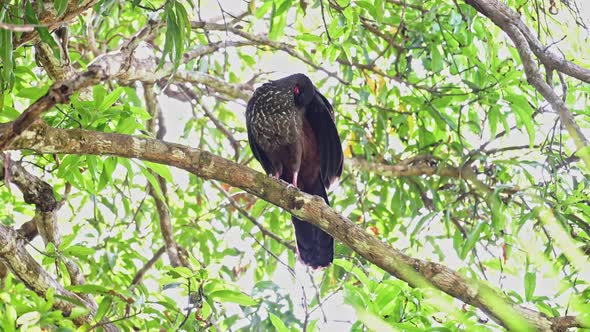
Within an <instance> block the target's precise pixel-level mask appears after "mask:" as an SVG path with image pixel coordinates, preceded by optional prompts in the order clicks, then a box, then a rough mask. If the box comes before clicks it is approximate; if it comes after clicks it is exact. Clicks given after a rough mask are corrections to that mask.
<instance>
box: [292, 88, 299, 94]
mask: <svg viewBox="0 0 590 332" xmlns="http://www.w3.org/2000/svg"><path fill="white" fill-rule="evenodd" d="M293 93H294V94H295V95H296V96H298V95H299V85H295V87H294V88H293Z"/></svg>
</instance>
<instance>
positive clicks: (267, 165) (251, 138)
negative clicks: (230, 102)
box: [246, 97, 275, 175]
mask: <svg viewBox="0 0 590 332" xmlns="http://www.w3.org/2000/svg"><path fill="white" fill-rule="evenodd" d="M254 98H255V97H252V99H250V101H249V102H248V106H247V107H246V129H247V131H248V143H250V149H251V150H252V153H253V154H254V157H255V158H256V160H258V161H259V162H260V164H261V165H262V168H264V171H265V172H266V174H272V175H274V173H275V169H274V168H273V166H272V163H271V162H270V160H269V159H268V156H267V155H266V153H265V152H264V151H263V150H262V148H260V146H259V145H258V143H257V142H256V137H255V135H254V134H253V133H252V124H251V122H252V112H253V110H252V107H253V106H252V105H254V102H253V101H254Z"/></svg>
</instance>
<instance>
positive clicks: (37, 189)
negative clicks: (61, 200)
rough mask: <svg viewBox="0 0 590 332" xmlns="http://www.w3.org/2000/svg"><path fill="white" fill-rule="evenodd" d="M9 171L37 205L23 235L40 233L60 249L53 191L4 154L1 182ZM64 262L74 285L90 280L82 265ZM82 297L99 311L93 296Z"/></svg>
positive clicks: (0, 161)
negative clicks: (6, 171) (5, 171)
mask: <svg viewBox="0 0 590 332" xmlns="http://www.w3.org/2000/svg"><path fill="white" fill-rule="evenodd" d="M6 163H8V164H9V165H6ZM6 166H8V167H6ZM5 169H7V170H8V172H9V173H10V175H9V176H8V178H9V179H10V181H11V182H12V183H14V184H15V185H16V186H17V187H18V188H19V189H20V191H21V192H22V193H23V198H24V200H25V202H26V203H28V204H34V205H35V216H34V217H33V219H32V220H31V221H29V222H27V223H26V224H25V225H23V227H22V228H21V230H20V231H19V234H21V235H24V236H25V237H26V238H27V239H29V238H30V237H31V236H32V235H34V234H35V235H36V234H37V233H39V234H40V235H41V238H42V239H43V242H44V243H45V245H47V244H48V243H52V244H53V245H54V246H55V247H56V248H59V246H60V244H61V236H60V234H59V229H58V227H57V211H58V210H59V206H60V205H59V204H58V202H57V200H56V199H55V196H54V195H53V187H51V185H49V183H47V182H45V181H43V180H41V179H40V178H38V177H36V176H34V175H33V174H31V173H29V172H28V171H27V170H26V169H25V168H24V167H23V166H22V165H21V164H20V163H17V162H14V161H12V160H10V159H8V158H5V154H4V153H0V178H5V177H6V174H4V172H3V171H4V170H5ZM61 259H62V260H63V262H64V264H65V265H66V269H67V271H68V274H69V276H70V282H71V284H72V285H83V284H84V283H85V282H86V280H85V277H84V274H83V273H82V271H81V270H80V268H79V267H78V265H77V264H76V263H75V262H74V261H72V260H71V259H69V258H67V257H62V258H61ZM80 296H81V297H83V298H84V299H85V300H86V301H87V302H88V304H89V305H90V306H91V308H92V309H94V310H95V309H96V308H97V304H96V302H95V300H94V298H93V297H92V296H91V295H88V294H80Z"/></svg>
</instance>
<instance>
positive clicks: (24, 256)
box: [0, 225, 119, 332]
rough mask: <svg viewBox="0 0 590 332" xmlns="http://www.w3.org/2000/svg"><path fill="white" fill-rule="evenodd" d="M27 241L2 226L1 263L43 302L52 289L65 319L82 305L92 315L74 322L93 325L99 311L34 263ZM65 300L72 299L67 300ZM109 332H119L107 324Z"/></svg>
mask: <svg viewBox="0 0 590 332" xmlns="http://www.w3.org/2000/svg"><path fill="white" fill-rule="evenodd" d="M25 244H26V242H25V240H24V239H22V238H21V237H20V235H19V234H18V233H17V232H16V231H15V230H13V229H12V228H10V227H7V226H4V225H0V261H1V262H3V263H4V264H5V265H6V266H7V267H8V268H9V269H10V271H11V272H12V273H13V274H14V275H15V276H16V277H17V278H18V279H19V280H21V281H22V282H23V283H24V284H25V285H26V286H27V288H29V289H31V290H32V291H34V292H35V293H37V294H39V295H40V296H41V297H42V298H44V297H45V296H46V294H47V292H48V291H49V289H53V290H54V292H55V294H56V295H59V296H55V297H54V302H53V307H54V308H56V309H58V310H61V311H62V312H63V314H64V315H65V316H68V315H69V314H70V313H71V312H72V309H73V308H74V307H76V305H75V304H74V303H80V304H81V305H83V306H84V307H86V308H88V310H89V311H90V313H89V314H87V315H81V316H79V317H77V318H75V319H74V323H76V324H77V325H78V326H81V325H84V324H93V323H94V320H93V316H94V315H95V314H96V309H95V308H93V306H92V304H91V303H89V302H88V301H86V300H85V299H83V298H82V297H79V296H78V295H76V294H74V293H72V292H70V291H68V290H66V289H65V288H64V287H63V286H62V285H61V284H60V283H58V282H57V281H56V280H55V279H53V278H52V277H51V276H50V275H49V273H47V271H45V270H44V269H43V267H41V265H39V264H38V263H37V261H35V259H34V258H33V257H32V256H31V255H30V254H29V253H28V252H27V250H26V249H25ZM64 298H67V299H70V300H65V299H64ZM103 327H104V329H105V330H106V331H113V332H114V331H119V329H118V328H117V327H116V326H114V325H112V324H105V325H104V326H103Z"/></svg>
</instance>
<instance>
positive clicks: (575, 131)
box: [465, 0, 590, 168]
mask: <svg viewBox="0 0 590 332" xmlns="http://www.w3.org/2000/svg"><path fill="white" fill-rule="evenodd" d="M465 2H466V3H467V4H469V5H471V6H473V7H474V8H475V9H476V10H477V11H478V12H480V13H482V14H483V15H485V16H487V17H488V18H489V19H491V20H492V21H493V22H494V23H495V24H496V25H497V26H498V27H500V29H502V30H503V31H504V32H505V33H506V34H507V35H508V36H509V37H510V39H512V42H513V43H514V46H515V47H516V49H517V51H518V54H519V55H520V59H521V61H522V64H523V66H524V70H525V74H526V78H527V81H528V82H529V83H530V84H531V85H532V86H533V87H534V88H535V89H536V90H537V91H538V92H539V93H540V94H541V95H542V96H543V97H544V98H545V99H546V100H547V101H548V102H549V104H550V105H551V108H553V110H555V111H556V112H557V114H558V115H559V118H560V120H561V122H562V123H563V125H564V127H565V129H566V130H567V131H568V133H569V134H570V135H571V136H572V138H573V140H574V143H575V144H576V147H577V149H578V150H582V149H583V148H585V147H587V146H588V140H587V139H586V137H585V136H584V134H583V133H582V130H581V129H580V127H579V126H578V124H577V123H576V122H575V121H574V117H573V115H572V113H571V112H570V110H569V109H568V107H567V106H566V105H565V103H564V102H563V100H562V99H561V98H559V96H558V95H557V93H555V91H554V90H553V89H552V88H551V86H549V84H547V82H545V81H544V79H543V76H542V75H541V73H540V70H539V67H538V66H537V63H536V61H535V59H534V57H533V54H534V53H535V52H534V49H537V53H539V51H540V50H539V49H538V48H540V46H539V45H540V43H538V40H536V38H535V39H534V40H532V39H531V38H534V35H533V34H532V32H530V31H529V30H528V28H527V27H526V25H525V24H524V23H523V22H522V21H521V20H520V18H519V17H518V16H517V14H516V13H515V12H514V11H513V10H512V9H510V8H509V7H508V6H507V5H505V4H504V3H502V2H500V1H498V0H465ZM531 40H532V44H534V45H536V46H535V47H534V48H533V49H531V45H530V43H529V42H530V41H531ZM539 54H540V53H539ZM539 54H536V55H537V56H539ZM542 54H545V55H542ZM542 54H541V56H539V57H540V59H541V61H543V59H545V60H547V59H549V58H552V57H549V56H547V54H549V51H546V50H545V51H544V52H543V53H542ZM547 61H549V60H547ZM563 61H565V60H563ZM563 61H561V62H557V63H556V62H555V61H549V62H550V64H551V66H548V68H547V71H550V70H552V69H553V65H555V68H556V69H558V70H560V68H561V70H560V71H562V72H564V73H566V72H565V71H567V72H568V73H569V72H571V71H570V70H566V69H564V68H566V67H567V68H570V67H571V66H564V65H563V64H562V62H563ZM565 62H567V61H565ZM560 64H561V65H560ZM580 68H581V67H580ZM587 71H588V70H587ZM566 74H567V73H566ZM568 75H569V74H568ZM578 76H580V75H578ZM574 77H577V76H574ZM577 78H579V79H581V80H584V81H586V82H590V71H588V73H586V74H585V75H581V76H580V77H577ZM582 159H583V160H584V163H585V164H586V167H588V168H590V156H588V155H587V154H584V155H583V156H582Z"/></svg>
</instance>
